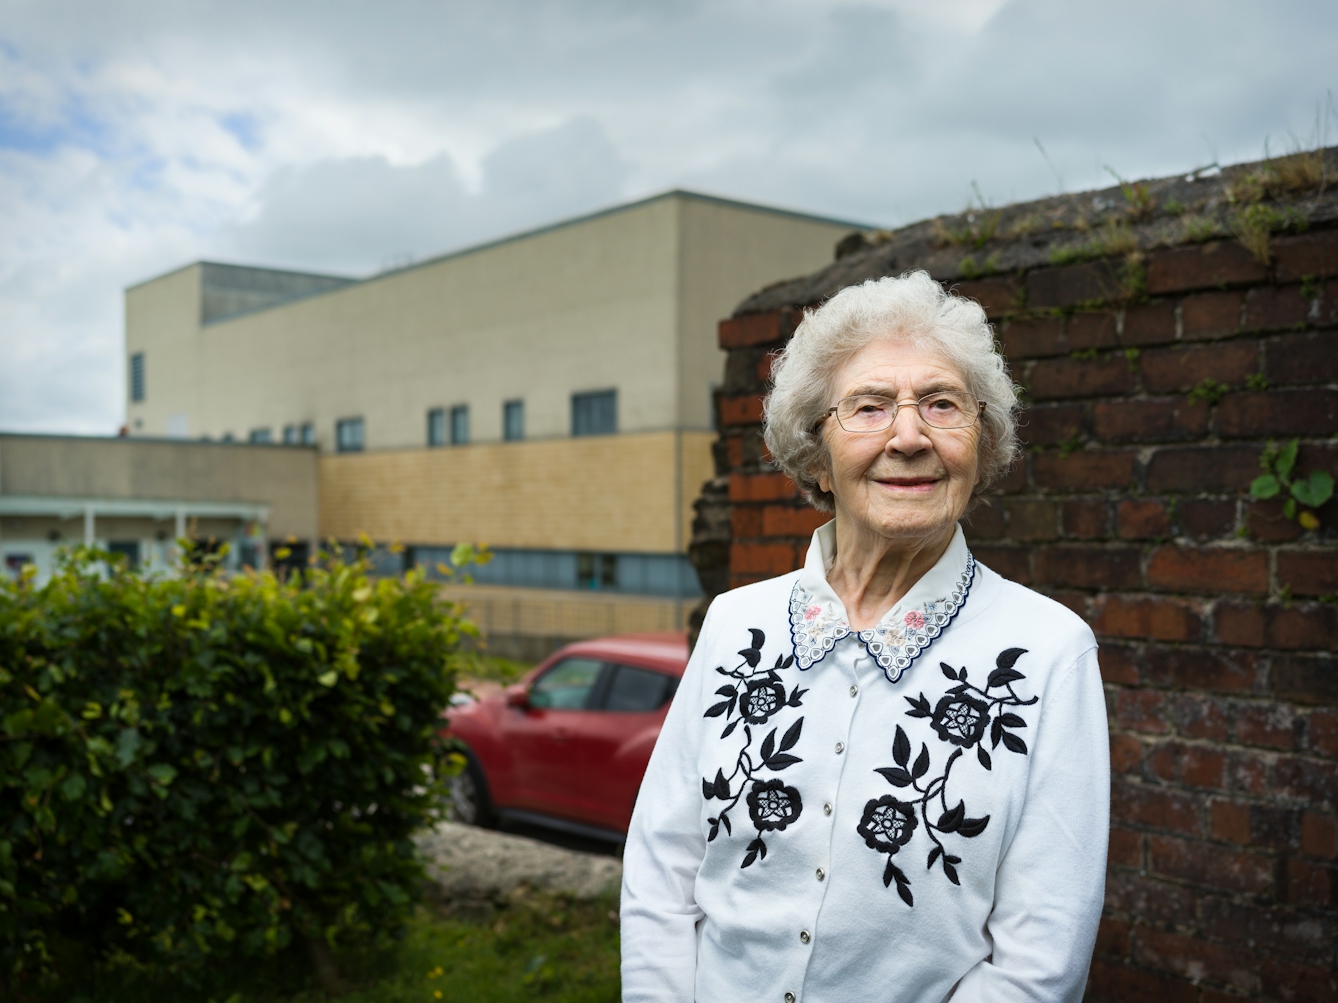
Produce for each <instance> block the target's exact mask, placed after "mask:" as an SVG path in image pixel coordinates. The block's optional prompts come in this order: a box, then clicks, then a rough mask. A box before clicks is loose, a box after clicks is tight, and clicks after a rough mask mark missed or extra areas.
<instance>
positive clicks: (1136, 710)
mask: <svg viewBox="0 0 1338 1003" xmlns="http://www.w3.org/2000/svg"><path fill="white" fill-rule="evenodd" d="M1162 702H1163V697H1162V694H1160V693H1157V692H1155V691H1154V690H1120V691H1119V692H1117V693H1116V694H1115V719H1116V720H1117V721H1118V722H1119V726H1120V727H1121V728H1124V729H1125V730H1127V731H1141V732H1143V733H1145V734H1149V735H1163V734H1165V733H1166V732H1167V731H1168V730H1169V729H1168V728H1167V726H1166V718H1165V717H1164V716H1163V714H1162Z"/></svg>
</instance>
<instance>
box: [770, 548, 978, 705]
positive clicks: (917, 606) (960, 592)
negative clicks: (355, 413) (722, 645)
mask: <svg viewBox="0 0 1338 1003" xmlns="http://www.w3.org/2000/svg"><path fill="white" fill-rule="evenodd" d="M835 556H836V523H835V522H829V523H827V524H826V525H824V526H820V527H818V529H817V531H816V532H814V534H813V542H812V543H811V544H809V548H808V557H807V558H806V559H805V561H804V567H803V569H802V570H801V571H800V572H799V578H798V579H797V580H796V581H795V583H794V588H793V589H791V590H790V637H791V639H792V640H793V641H794V657H795V661H796V662H797V663H798V664H799V668H801V669H808V668H812V667H813V666H814V665H816V664H817V663H818V662H820V661H822V659H823V657H824V656H825V655H826V654H827V652H829V651H831V650H832V648H834V647H835V646H836V642H837V641H839V640H841V639H842V638H843V637H845V636H846V635H847V634H849V633H851V630H850V624H849V622H848V621H847V620H846V611H845V607H844V606H843V605H842V604H841V600H840V599H838V598H837V597H836V593H835V592H833V591H832V587H831V586H830V585H828V584H827V571H828V569H829V568H831V566H832V561H833V560H834V559H835ZM975 573H976V561H975V558H974V557H972V556H971V551H970V550H968V549H967V546H966V537H965V536H963V535H962V527H961V526H960V525H959V526H958V527H957V530H956V532H955V533H954V534H953V537H952V542H951V543H949V544H948V549H947V550H945V551H944V552H943V556H942V557H940V558H939V560H938V563H937V564H935V565H934V566H933V567H932V568H930V569H929V571H928V572H926V573H925V575H924V577H923V578H921V579H920V580H919V581H918V582H916V583H915V584H914V585H912V586H911V589H910V591H909V592H907V593H906V595H905V596H904V597H903V598H902V600H901V602H899V603H897V604H896V605H895V606H893V607H892V608H891V609H890V610H888V611H887V613H886V615H884V617H883V618H882V619H881V620H879V621H878V623H877V624H875V625H874V626H873V627H870V628H869V629H868V630H861V631H857V632H855V636H856V637H858V638H859V640H860V642H861V643H862V644H863V645H864V647H865V649H867V650H868V652H869V655H870V656H871V657H872V658H873V659H874V660H875V661H876V662H877V663H878V664H879V665H880V666H881V667H882V670H883V674H884V675H886V676H887V678H888V681H889V682H893V683H895V682H896V681H897V680H898V679H900V678H901V674H902V673H903V672H905V671H906V669H907V668H909V667H910V664H911V663H912V662H913V661H915V659H916V657H917V656H918V655H919V654H920V653H921V652H922V651H924V650H925V649H926V648H928V647H929V645H930V644H931V643H932V642H933V640H934V638H936V637H938V635H939V633H940V632H942V630H943V628H944V627H946V626H947V625H948V623H949V621H951V620H952V618H953V617H954V616H956V615H957V611H958V610H960V609H961V608H962V606H963V604H964V603H965V602H966V596H967V593H968V592H969V591H970V590H971V582H972V581H973V579H974V578H975Z"/></svg>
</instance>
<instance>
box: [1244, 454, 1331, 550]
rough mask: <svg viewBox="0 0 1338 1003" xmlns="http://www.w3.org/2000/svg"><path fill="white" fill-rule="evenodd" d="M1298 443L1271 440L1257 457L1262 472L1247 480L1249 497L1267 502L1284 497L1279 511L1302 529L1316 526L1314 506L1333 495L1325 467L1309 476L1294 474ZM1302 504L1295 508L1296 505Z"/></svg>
mask: <svg viewBox="0 0 1338 1003" xmlns="http://www.w3.org/2000/svg"><path fill="white" fill-rule="evenodd" d="M1299 446H1300V442H1299V440H1297V439H1293V440H1292V441H1291V442H1289V443H1287V444H1286V445H1285V446H1281V447H1279V446H1278V445H1277V443H1273V442H1270V443H1269V444H1268V445H1267V446H1266V447H1265V448H1264V451H1263V453H1262V454H1261V455H1260V457H1259V466H1260V467H1261V468H1262V469H1263V471H1264V472H1263V473H1262V474H1260V475H1259V476H1258V477H1256V478H1255V479H1254V480H1253V481H1252V482H1251V483H1250V497H1252V498H1258V499H1260V500H1261V501H1266V500H1267V499H1269V498H1276V497H1278V496H1279V495H1283V496H1284V497H1286V499H1287V500H1286V501H1285V502H1284V503H1283V505H1282V513H1283V515H1285V516H1286V517H1287V518H1288V519H1295V520H1296V521H1297V522H1298V523H1300V525H1301V526H1302V528H1304V529H1319V517H1318V516H1316V515H1315V509H1317V508H1319V507H1320V506H1321V505H1323V504H1324V503H1325V502H1327V501H1328V500H1329V499H1330V498H1332V497H1333V476H1332V475H1331V474H1329V473H1328V472H1327V471H1325V470H1316V471H1313V472H1312V473H1311V474H1310V476H1309V477H1299V476H1297V475H1296V473H1295V469H1296V453H1297V450H1298V448H1299ZM1298 504H1299V505H1301V506H1303V507H1302V508H1299V509H1298V508H1297V505H1298Z"/></svg>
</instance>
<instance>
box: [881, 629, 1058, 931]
mask: <svg viewBox="0 0 1338 1003" xmlns="http://www.w3.org/2000/svg"><path fill="white" fill-rule="evenodd" d="M1024 654H1026V650H1025V649H1023V648H1009V649H1007V650H1006V651H1003V652H1000V654H999V657H998V658H997V659H996V660H995V669H994V671H993V672H991V673H990V675H989V679H988V680H987V681H986V685H985V689H983V690H982V689H980V688H979V687H977V686H973V685H972V684H970V683H968V682H967V673H966V669H965V668H963V669H961V670H960V671H959V670H957V669H954V668H952V666H950V665H948V664H947V663H940V666H941V667H942V669H943V674H944V675H945V676H947V677H948V678H949V679H951V680H953V681H954V682H956V683H957V684H958V685H956V686H954V687H952V688H951V689H950V690H948V692H947V694H946V695H944V697H943V698H942V699H941V700H939V702H938V704H937V705H936V706H935V707H934V708H933V709H932V710H931V709H930V707H929V701H928V700H926V699H925V695H924V694H923V693H921V694H920V696H919V698H918V699H912V698H911V697H907V698H906V699H907V701H908V702H909V703H910V705H911V709H910V710H909V711H907V714H906V716H907V717H925V718H929V723H930V725H931V726H932V727H933V729H934V731H935V732H936V733H937V734H938V737H939V739H940V740H941V741H944V742H947V743H949V744H950V745H954V746H957V748H955V749H953V750H952V754H951V755H950V756H948V761H947V762H946V763H945V764H944V766H943V772H942V773H940V774H939V775H938V776H936V777H928V774H929V767H930V756H929V746H928V745H927V744H925V743H923V742H922V743H921V744H920V754H919V755H918V756H916V757H915V762H914V763H912V762H911V742H910V739H909V738H907V737H906V732H905V731H903V730H902V728H901V725H897V730H896V735H895V737H894V738H893V741H892V758H893V760H895V761H896V764H897V765H896V766H886V767H882V768H880V769H877V770H875V771H874V772H875V773H877V774H879V775H880V776H881V777H882V778H883V779H884V780H886V781H887V782H888V783H889V784H891V785H892V786H893V787H898V788H908V787H909V788H911V789H912V790H913V791H915V792H916V793H917V794H918V795H920V796H919V798H918V799H914V800H911V801H902V800H901V799H899V798H896V797H893V796H892V795H890V794H885V795H883V796H882V797H881V798H875V799H873V800H870V801H869V802H868V803H867V804H865V806H864V815H863V817H862V818H861V819H860V822H859V825H858V826H856V830H857V831H858V832H859V834H860V835H861V836H863V837H864V842H865V844H866V845H867V846H868V847H869V848H870V849H871V850H876V851H878V852H879V853H885V854H887V866H886V867H885V868H884V869H883V884H884V885H885V886H888V885H891V884H892V882H894V881H895V882H896V883H897V894H898V895H900V896H901V898H902V900H903V901H904V902H905V903H906V904H907V905H908V906H914V905H915V898H914V896H913V895H912V894H911V882H910V879H909V878H907V877H906V874H905V872H904V871H902V870H901V868H900V867H898V866H897V863H896V859H895V857H896V854H897V852H898V851H899V850H901V848H902V847H904V846H905V845H906V844H907V843H908V842H910V839H911V836H912V835H914V833H915V831H916V828H917V827H918V826H919V824H920V821H921V820H923V821H924V831H925V835H927V836H928V837H929V839H930V842H931V843H932V844H933V845H932V846H931V847H930V850H929V857H928V860H927V861H926V862H925V867H926V868H932V867H933V866H934V864H935V863H938V864H939V865H940V866H941V867H942V868H943V874H944V876H946V877H947V879H948V880H949V881H951V882H952V883H953V884H955V885H960V884H961V880H960V879H959V878H958V875H957V865H958V864H960V863H961V862H962V858H961V857H959V856H956V855H955V854H953V853H950V852H948V850H947V847H946V846H945V844H944V842H943V839H942V838H941V837H942V836H945V835H949V834H956V835H958V836H962V837H965V838H967V839H971V838H973V837H975V836H979V835H980V834H981V833H982V832H984V831H985V829H986V827H987V826H988V825H989V824H990V817H989V816H988V815H982V816H980V817H979V818H972V817H970V816H968V815H967V813H966V812H967V809H966V804H965V802H963V801H962V800H961V799H958V801H957V804H956V805H955V806H953V807H951V808H949V807H948V780H949V778H950V777H951V775H952V768H953V766H954V765H955V764H956V763H957V760H958V759H959V758H960V757H961V755H962V752H963V750H965V749H970V748H973V747H974V748H975V750H976V757H977V759H978V760H979V761H980V765H981V766H983V767H985V769H987V770H992V769H993V764H992V762H991V760H990V755H989V753H988V752H986V751H985V748H984V746H983V745H982V744H981V741H982V739H983V738H984V736H985V732H986V731H989V732H990V736H991V739H992V741H993V747H994V748H997V747H998V745H999V743H1000V742H1003V745H1004V747H1005V748H1006V749H1008V750H1009V751H1011V752H1016V753H1019V754H1021V755H1024V756H1025V755H1026V754H1027V744H1026V742H1024V741H1023V740H1022V739H1021V738H1019V737H1018V736H1017V735H1014V734H1013V733H1012V732H1010V731H1008V730H1007V729H1009V728H1025V727H1026V726H1027V723H1026V722H1025V721H1024V720H1022V718H1020V717H1019V716H1018V715H1016V714H1014V713H1012V712H1011V711H1006V710H1003V708H1005V707H1026V706H1030V705H1031V704H1034V703H1036V701H1037V700H1038V699H1039V698H1038V697H1032V698H1031V699H1030V700H1024V699H1022V698H1021V697H1019V696H1018V695H1017V693H1016V692H1015V691H1014V689H1013V683H1015V682H1018V681H1019V680H1022V679H1025V678H1026V676H1025V675H1023V674H1022V673H1021V672H1018V671H1017V670H1016V669H1015V668H1013V666H1014V665H1015V664H1016V663H1017V660H1018V658H1020V657H1021V656H1022V655H1024ZM1000 688H1002V690H1003V692H1002V693H999V694H994V693H992V692H991V691H993V690H997V689H1000ZM936 801H937V802H938V807H937V810H936V813H937V817H936V818H932V817H931V814H930V812H931V810H932V809H933V805H934V802H936Z"/></svg>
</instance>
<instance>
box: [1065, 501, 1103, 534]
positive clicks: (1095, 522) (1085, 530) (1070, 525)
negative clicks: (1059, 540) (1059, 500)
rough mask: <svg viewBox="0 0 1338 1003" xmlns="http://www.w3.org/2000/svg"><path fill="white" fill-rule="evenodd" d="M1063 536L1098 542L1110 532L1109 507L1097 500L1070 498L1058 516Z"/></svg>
mask: <svg viewBox="0 0 1338 1003" xmlns="http://www.w3.org/2000/svg"><path fill="white" fill-rule="evenodd" d="M1060 525H1061V526H1062V527H1063V534H1064V536H1067V537H1075V538H1078V539H1082V540H1100V539H1103V538H1104V537H1106V536H1107V535H1108V534H1109V532H1110V507H1109V506H1108V505H1107V504H1106V503H1105V501H1103V500H1101V499H1099V498H1070V499H1069V500H1068V501H1066V502H1064V507H1063V511H1062V513H1061V515H1060Z"/></svg>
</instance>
